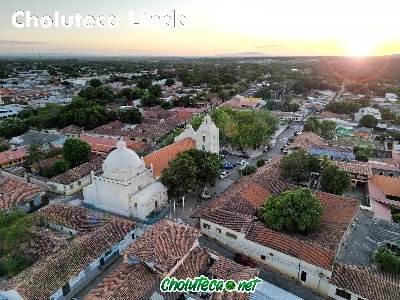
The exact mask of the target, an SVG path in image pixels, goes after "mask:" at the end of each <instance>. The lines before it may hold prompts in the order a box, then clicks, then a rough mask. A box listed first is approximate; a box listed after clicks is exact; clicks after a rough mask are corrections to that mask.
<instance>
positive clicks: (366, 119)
mask: <svg viewBox="0 0 400 300" xmlns="http://www.w3.org/2000/svg"><path fill="white" fill-rule="evenodd" d="M376 125H378V119H377V118H375V117H374V116H373V115H365V116H363V117H362V118H361V119H360V126H362V127H367V128H375V127H376Z"/></svg>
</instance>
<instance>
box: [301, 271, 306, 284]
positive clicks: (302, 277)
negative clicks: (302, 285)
mask: <svg viewBox="0 0 400 300" xmlns="http://www.w3.org/2000/svg"><path fill="white" fill-rule="evenodd" d="M300 278H301V281H303V282H306V280H307V272H304V271H302V272H301V277H300Z"/></svg>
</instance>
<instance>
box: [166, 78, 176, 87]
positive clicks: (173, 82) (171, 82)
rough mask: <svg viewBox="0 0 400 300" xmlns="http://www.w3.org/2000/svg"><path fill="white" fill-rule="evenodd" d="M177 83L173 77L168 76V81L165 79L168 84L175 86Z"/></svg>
mask: <svg viewBox="0 0 400 300" xmlns="http://www.w3.org/2000/svg"><path fill="white" fill-rule="evenodd" d="M174 84H175V80H173V79H172V78H168V79H167V80H166V81H165V85H166V86H173V85H174Z"/></svg>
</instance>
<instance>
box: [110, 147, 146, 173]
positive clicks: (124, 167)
mask: <svg viewBox="0 0 400 300" xmlns="http://www.w3.org/2000/svg"><path fill="white" fill-rule="evenodd" d="M142 167H144V162H143V160H142V159H140V157H139V156H138V155H137V154H136V153H135V152H134V151H132V150H130V149H128V148H126V143H125V142H123V141H119V142H117V149H115V150H114V151H112V152H111V153H110V154H109V155H108V156H107V158H106V160H105V161H104V164H103V171H104V173H105V174H104V175H106V177H108V178H112V179H118V180H122V179H130V178H132V176H135V175H137V174H138V171H140V169H142Z"/></svg>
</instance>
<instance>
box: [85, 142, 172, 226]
mask: <svg viewBox="0 0 400 300" xmlns="http://www.w3.org/2000/svg"><path fill="white" fill-rule="evenodd" d="M102 171H103V172H102V173H101V174H99V175H95V174H94V172H92V174H91V182H92V183H91V184H90V185H89V186H87V187H85V188H84V190H83V195H84V203H86V204H89V205H93V206H95V207H97V208H100V209H103V210H106V211H110V212H113V213H116V214H119V215H123V216H126V217H135V218H138V219H140V220H145V219H147V217H148V215H149V214H150V213H151V212H153V211H155V210H158V209H160V208H161V207H162V206H163V205H164V203H165V202H166V201H167V200H168V195H167V189H166V188H165V187H164V185H163V184H162V183H161V182H157V181H155V179H154V178H153V169H152V167H151V166H150V168H147V167H146V165H145V162H144V160H143V158H139V156H138V155H137V154H136V153H135V152H134V151H132V150H130V149H127V148H126V143H125V142H123V141H119V142H118V143H117V149H116V150H114V151H112V152H111V153H110V154H109V155H108V156H107V158H106V160H105V162H104V163H103V165H102Z"/></svg>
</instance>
